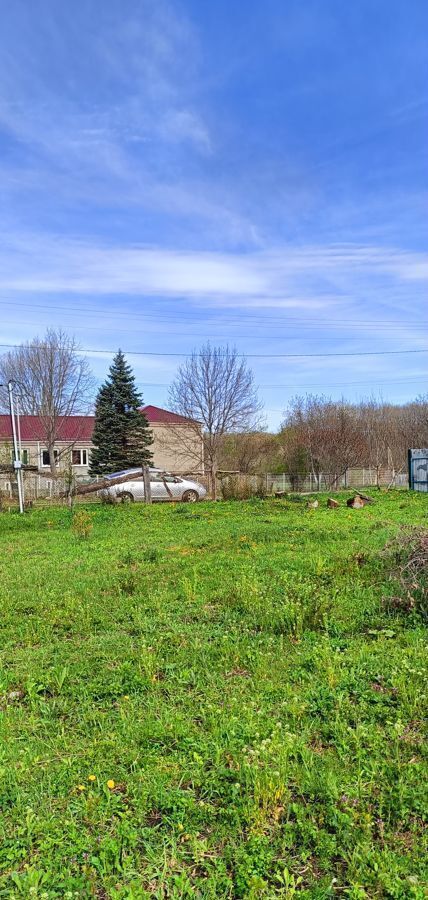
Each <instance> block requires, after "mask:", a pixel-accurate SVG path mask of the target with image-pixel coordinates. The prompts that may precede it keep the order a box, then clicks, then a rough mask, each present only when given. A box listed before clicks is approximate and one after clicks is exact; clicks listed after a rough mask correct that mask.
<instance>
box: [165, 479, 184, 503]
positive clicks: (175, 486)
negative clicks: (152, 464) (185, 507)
mask: <svg viewBox="0 0 428 900" xmlns="http://www.w3.org/2000/svg"><path fill="white" fill-rule="evenodd" d="M164 477H165V481H166V483H167V485H168V488H169V490H170V491H171V494H172V497H169V496H168V500H180V499H181V494H182V492H183V483H182V479H181V478H177V477H176V476H174V475H165V476H164Z"/></svg>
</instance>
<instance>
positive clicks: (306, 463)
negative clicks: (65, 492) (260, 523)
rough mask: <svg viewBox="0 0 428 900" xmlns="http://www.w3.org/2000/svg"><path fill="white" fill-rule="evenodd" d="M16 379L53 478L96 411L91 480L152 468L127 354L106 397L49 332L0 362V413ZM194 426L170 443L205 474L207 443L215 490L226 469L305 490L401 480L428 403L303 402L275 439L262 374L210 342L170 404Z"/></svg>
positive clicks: (69, 340)
mask: <svg viewBox="0 0 428 900" xmlns="http://www.w3.org/2000/svg"><path fill="white" fill-rule="evenodd" d="M9 380H11V381H12V382H13V383H14V385H15V387H16V391H17V396H18V397H19V404H20V410H21V412H22V413H26V414H29V415H37V416H38V417H39V419H40V421H41V423H42V427H43V430H44V437H45V443H46V448H47V450H48V454H49V461H50V466H51V471H52V474H55V472H56V471H57V464H58V455H57V453H56V452H55V449H56V448H55V444H56V443H57V441H58V436H59V434H60V431H61V424H62V422H63V421H64V419H65V418H66V417H68V416H77V415H85V414H88V413H89V412H93V411H94V412H95V428H94V433H93V444H94V450H93V451H92V454H91V463H90V471H91V474H93V475H95V474H99V475H103V474H106V473H108V472H112V471H119V470H121V469H126V468H131V467H137V466H141V465H146V464H150V462H151V461H152V451H151V445H152V442H153V436H152V433H151V430H150V428H149V423H148V422H147V419H146V418H145V416H144V415H143V414H142V413H141V411H140V410H141V406H142V404H143V397H142V395H141V393H140V392H139V391H138V390H137V388H136V384H135V377H134V374H133V372H132V368H131V366H130V365H129V363H127V361H126V359H125V357H124V354H123V353H122V352H121V351H120V350H119V351H118V353H117V354H116V356H115V358H114V360H113V363H112V365H111V366H110V369H109V373H108V376H107V378H106V381H105V382H104V384H103V385H102V386H101V387H100V389H99V390H98V392H97V393H96V392H95V381H94V378H93V376H92V373H91V371H90V368H89V364H88V361H87V359H86V358H85V357H84V356H83V355H82V353H81V351H80V350H79V346H78V345H77V343H76V341H75V339H74V337H70V336H69V335H67V334H65V333H64V332H62V331H61V330H58V331H57V330H54V329H48V331H47V332H46V334H45V335H44V336H43V337H42V338H39V337H36V338H34V340H32V341H29V342H27V343H24V344H22V345H21V346H20V347H17V348H14V349H13V350H11V351H9V352H8V353H6V354H4V355H3V356H2V357H0V383H2V385H3V386H0V409H1V410H2V411H7V408H8V397H7V390H6V385H7V382H8V381H9ZM168 405H169V407H170V408H171V409H172V410H173V411H175V412H177V413H179V414H180V415H181V416H184V417H185V418H186V419H187V421H188V427H187V428H183V427H180V426H179V425H177V426H176V427H175V426H173V425H172V426H171V427H170V428H169V429H168V433H167V434H166V435H165V436H164V438H163V440H164V441H165V442H166V444H167V443H168V442H169V443H170V447H171V449H173V450H174V453H175V455H176V457H177V458H179V457H180V454H182V455H183V458H184V457H186V459H189V458H191V455H192V453H193V452H194V453H195V460H194V464H195V465H194V470H195V471H198V467H199V468H200V465H201V460H200V450H199V449H198V450H195V449H194V448H195V447H196V446H197V444H195V435H197V436H198V438H199V443H200V439H201V437H202V441H203V452H204V465H205V471H206V473H207V474H208V476H209V479H210V481H211V488H212V489H213V491H214V492H215V485H216V476H217V473H218V471H220V470H223V471H224V470H226V471H239V472H246V473H257V472H267V471H270V472H276V471H282V472H284V471H285V472H288V473H289V475H290V477H291V478H292V479H294V480H295V481H296V482H297V483H298V482H299V481H301V480H303V479H304V478H305V477H307V475H309V474H311V475H312V476H313V477H314V478H315V479H317V478H319V477H320V476H321V474H324V475H328V476H329V478H330V481H331V483H332V485H334V483H335V482H338V481H339V479H340V478H341V476H342V475H343V474H344V472H345V471H346V470H347V469H348V468H352V467H355V466H368V467H373V468H375V469H376V470H377V471H378V472H379V471H380V469H381V468H385V467H388V468H389V469H391V470H394V471H396V472H399V471H400V470H403V469H404V468H405V465H406V459H407V450H408V448H409V447H412V446H413V447H416V446H418V447H419V446H420V447H422V446H427V445H428V395H426V396H421V397H419V398H417V399H416V400H414V401H412V402H410V403H406V404H401V405H396V404H391V403H385V402H383V401H379V400H376V399H368V400H362V401H361V402H360V403H349V402H348V401H346V400H344V399H342V400H339V401H336V400H332V399H331V398H329V397H325V396H315V395H306V396H296V397H294V398H293V399H292V400H291V401H290V402H289V403H288V404H287V407H286V409H285V410H284V418H283V423H282V425H281V428H280V430H279V432H278V433H277V434H270V433H268V432H267V430H266V428H265V426H264V422H263V407H262V404H261V402H260V400H259V397H258V392H257V386H256V384H255V380H254V375H253V372H252V371H251V369H250V368H249V366H248V364H247V362H246V360H245V359H244V358H243V357H241V356H240V355H239V354H238V352H237V350H236V349H235V348H231V347H213V346H211V345H210V344H209V343H208V344H206V345H205V346H203V347H202V348H200V349H198V350H197V351H194V352H193V353H192V354H191V355H190V356H189V357H188V358H187V359H186V360H185V362H184V363H183V364H182V365H181V366H179V368H178V371H177V374H176V377H175V379H174V380H173V382H172V384H171V387H170V391H169V399H168Z"/></svg>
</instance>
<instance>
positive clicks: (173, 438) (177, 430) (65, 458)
mask: <svg viewBox="0 0 428 900" xmlns="http://www.w3.org/2000/svg"><path fill="white" fill-rule="evenodd" d="M141 412H143V413H144V414H145V416H146V418H147V420H148V422H149V425H150V427H151V429H152V431H153V445H152V448H151V449H152V453H153V463H152V465H153V466H155V467H156V468H159V469H164V470H165V471H170V472H174V473H176V474H177V475H178V474H180V473H182V474H184V473H186V472H189V473H190V472H193V473H195V474H196V473H200V474H202V473H203V471H204V454H203V441H202V428H201V425H200V423H198V422H195V421H194V420H193V419H188V418H186V417H185V416H180V415H178V414H177V413H174V412H171V411H170V410H168V409H162V408H161V407H159V406H144V407H143V408H142V410H141ZM94 424H95V416H64V418H63V419H61V420H60V422H59V423H58V439H57V442H56V445H55V455H56V457H57V460H58V468H61V467H64V468H65V467H66V465H67V467H68V465H69V464H70V462H71V465H72V467H73V470H74V472H75V474H76V475H87V474H88V469H89V459H90V454H91V450H92V447H93V444H92V433H93V430H94ZM20 431H21V446H22V462H23V463H24V464H25V465H31V466H37V468H38V470H39V472H40V473H41V474H44V473H45V474H46V475H47V476H49V473H50V466H49V454H48V451H47V447H46V440H45V429H44V425H43V420H42V418H41V417H39V416H24V415H21V416H20ZM0 450H3V452H2V454H1V456H2V457H3V458H6V457H7V456H8V455H9V453H10V455H12V426H11V421H10V416H9V415H0Z"/></svg>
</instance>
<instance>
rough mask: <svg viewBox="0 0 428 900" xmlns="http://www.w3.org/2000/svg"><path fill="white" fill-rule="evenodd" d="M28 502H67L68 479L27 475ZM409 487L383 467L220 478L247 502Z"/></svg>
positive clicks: (228, 492) (403, 475)
mask: <svg viewBox="0 0 428 900" xmlns="http://www.w3.org/2000/svg"><path fill="white" fill-rule="evenodd" d="M186 477H187V478H192V479H193V480H195V481H197V482H199V483H200V484H203V485H204V487H205V488H207V489H209V479H208V478H207V476H206V475H199V474H197V473H196V474H194V475H190V474H189V475H187V476H186ZM98 480H99V479H98V478H95V479H93V478H90V477H89V476H77V477H76V478H75V479H74V482H73V493H75V490H76V488H78V487H79V485H83V484H90V483H93V482H94V481H98ZM24 486H25V499H26V501H27V502H30V503H37V502H45V503H49V504H56V503H66V502H67V500H66V498H64V494H66V493H67V491H68V487H69V483H68V482H67V479H66V478H65V477H57V478H49V476H47V475H39V474H36V473H30V472H27V473H25V475H24ZM377 486H378V487H407V486H408V475H407V472H394V471H393V470H392V469H387V468H381V469H375V468H363V467H361V468H353V469H348V470H347V471H346V472H345V473H344V474H342V475H340V476H336V475H332V474H325V473H320V474H317V475H308V476H306V477H305V478H298V477H296V476H293V475H290V474H288V473H286V472H283V473H280V474H272V473H268V474H263V475H247V474H243V473H239V472H238V473H237V472H231V473H226V472H222V473H221V474H220V475H219V476H218V478H217V496H218V497H222V498H224V499H229V498H230V499H232V498H237V499H239V498H240V499H245V498H246V497H252V496H261V497H264V496H272V495H275V494H281V493H292V492H298V493H313V492H316V491H334V490H343V489H346V488H365V487H366V488H367V487H377ZM16 498H17V485H16V481H15V479H14V478H13V476H6V475H2V476H0V499H2V500H3V503H5V502H7V501H12V502H14V501H15V500H16ZM74 499H75V501H77V502H84V503H90V502H97V501H99V495H98V494H97V493H92V494H83V495H82V496H79V495H78V494H77V495H75V497H74Z"/></svg>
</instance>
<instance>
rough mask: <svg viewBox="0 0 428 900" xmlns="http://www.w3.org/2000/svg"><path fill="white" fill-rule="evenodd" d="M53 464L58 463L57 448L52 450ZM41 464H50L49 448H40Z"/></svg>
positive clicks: (46, 465) (45, 466) (47, 465)
mask: <svg viewBox="0 0 428 900" xmlns="http://www.w3.org/2000/svg"><path fill="white" fill-rule="evenodd" d="M54 457H55V465H58V450H54ZM42 466H44V468H47V467H49V466H50V462H49V450H42Z"/></svg>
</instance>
